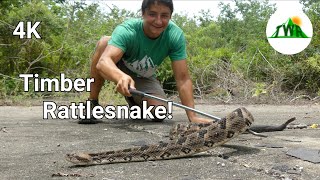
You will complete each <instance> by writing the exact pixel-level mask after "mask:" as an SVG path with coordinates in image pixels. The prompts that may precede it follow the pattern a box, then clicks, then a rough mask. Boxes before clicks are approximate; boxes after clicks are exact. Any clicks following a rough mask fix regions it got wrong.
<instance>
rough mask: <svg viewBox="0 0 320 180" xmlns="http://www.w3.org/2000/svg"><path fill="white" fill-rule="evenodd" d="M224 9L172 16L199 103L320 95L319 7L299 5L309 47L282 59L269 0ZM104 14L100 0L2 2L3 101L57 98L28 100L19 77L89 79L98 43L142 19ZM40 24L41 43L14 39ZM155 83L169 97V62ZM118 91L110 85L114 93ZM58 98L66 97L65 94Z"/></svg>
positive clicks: (119, 12) (113, 11)
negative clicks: (269, 30)
mask: <svg viewBox="0 0 320 180" xmlns="http://www.w3.org/2000/svg"><path fill="white" fill-rule="evenodd" d="M233 2H234V4H235V6H230V4H228V3H223V2H221V3H220V4H219V11H220V14H219V15H218V17H213V16H212V13H211V11H209V10H208V11H204V10H202V11H201V13H200V15H198V16H194V17H190V16H187V14H176V13H175V14H174V15H173V17H172V21H174V22H175V23H176V24H177V25H178V26H180V27H181V28H182V29H183V30H184V32H185V36H186V40H187V52H188V65H189V67H190V73H191V76H192V80H193V82H194V89H195V95H196V96H197V97H209V98H215V99H222V100H223V101H229V100H232V99H233V98H238V99H243V100H248V99H251V98H259V97H261V98H274V99H279V98H280V99H281V97H283V98H288V97H289V98H290V97H291V98H292V97H296V96H297V95H299V94H304V95H307V96H308V97H317V96H320V48H319V45H320V38H319V36H320V27H319V26H320V2H319V1H317V0H309V1H307V0H300V3H301V4H303V7H304V9H303V10H304V12H305V13H306V14H307V15H308V17H309V19H310V20H311V22H312V25H313V29H314V33H313V38H312V42H311V44H310V45H309V46H308V47H307V49H305V50H304V51H303V52H301V53H299V54H296V55H290V56H289V55H282V54H280V53H277V52H276V51H275V50H274V49H273V48H272V47H271V46H270V45H269V43H268V41H267V38H266V35H265V29H266V25H267V22H268V20H269V18H270V16H271V15H272V14H273V13H274V12H275V10H276V6H275V5H274V4H272V3H270V2H269V1H267V0H264V1H261V0H248V1H238V0H234V1H233ZM108 8H109V11H108V12H105V11H102V10H101V8H100V7H99V1H95V2H94V3H90V4H86V3H85V1H79V2H76V1H67V0H3V1H1V2H0V35H1V36H0V98H8V97H12V96H19V95H23V96H27V97H35V96H56V95H58V94H57V93H48V92H43V93H33V92H29V93H25V92H23V82H22V81H21V79H19V74H27V73H29V74H39V76H41V77H48V78H55V77H59V76H60V73H64V74H66V75H67V76H68V77H70V78H87V77H89V69H90V57H91V55H92V53H93V51H94V48H95V45H96V42H97V40H98V39H100V37H102V36H104V35H110V34H111V33H112V31H113V29H114V28H115V27H116V26H117V25H118V24H120V23H121V22H123V21H124V20H125V19H127V18H132V17H140V12H130V11H128V10H125V9H119V8H118V7H116V6H112V7H108ZM36 21H41V24H40V25H39V26H38V27H37V32H38V33H39V34H40V35H41V39H36V38H31V39H27V38H23V39H20V38H19V36H13V35H12V32H13V31H14V30H15V28H16V27H17V25H18V24H19V22H36ZM157 73H158V78H159V80H160V81H161V82H162V83H163V84H164V88H165V89H166V90H167V92H168V93H171V92H175V83H174V79H173V75H172V71H171V68H170V61H169V60H167V61H165V63H163V65H162V66H161V67H160V68H159V70H158V72H157ZM112 87H113V85H112V84H110V83H107V84H106V87H105V88H106V89H107V90H109V91H110V89H112ZM60 95H61V94H60Z"/></svg>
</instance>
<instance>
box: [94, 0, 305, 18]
mask: <svg viewBox="0 0 320 180" xmlns="http://www.w3.org/2000/svg"><path fill="white" fill-rule="evenodd" d="M93 1H94V0H93ZM141 2H142V0H131V1H129V0H117V1H114V0H104V1H99V3H100V4H101V5H102V6H104V5H105V7H107V6H106V5H108V6H109V7H112V5H113V4H114V5H116V6H118V7H119V8H120V9H127V10H130V11H133V12H136V11H138V10H139V9H140V7H141ZM219 2H224V3H232V1H231V0H225V1H218V0H206V1H196V0H173V5H174V13H179V14H180V13H184V14H188V16H189V17H193V15H197V14H198V12H199V11H200V10H201V9H203V10H208V9H209V10H210V11H211V13H212V15H213V16H214V17H217V16H218V14H219V11H218V10H219V9H218V4H219ZM270 3H275V4H276V6H277V8H278V9H288V8H290V9H292V8H294V9H300V10H301V9H302V5H301V4H299V0H277V1H275V0H270Z"/></svg>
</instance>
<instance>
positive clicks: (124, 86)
mask: <svg viewBox="0 0 320 180" xmlns="http://www.w3.org/2000/svg"><path fill="white" fill-rule="evenodd" d="M122 56H123V51H122V50H121V49H120V48H118V47H115V46H112V45H108V46H107V47H106V49H105V50H104V52H103V53H102V55H101V57H100V59H99V62H98V64H97V70H98V71H99V73H100V75H101V76H102V77H103V78H104V79H106V80H109V81H112V82H114V83H116V84H117V87H116V89H117V91H118V92H119V93H121V94H122V95H124V96H130V92H129V86H130V88H134V87H135V86H134V81H133V79H132V78H131V77H130V76H129V75H127V74H125V73H124V72H122V71H121V70H120V69H119V68H118V67H117V66H116V64H117V62H119V60H120V59H121V57H122Z"/></svg>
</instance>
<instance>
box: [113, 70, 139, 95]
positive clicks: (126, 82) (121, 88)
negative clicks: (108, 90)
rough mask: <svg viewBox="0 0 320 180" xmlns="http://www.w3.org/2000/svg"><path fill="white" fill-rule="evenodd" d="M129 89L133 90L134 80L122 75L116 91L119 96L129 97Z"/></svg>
mask: <svg viewBox="0 0 320 180" xmlns="http://www.w3.org/2000/svg"><path fill="white" fill-rule="evenodd" d="M129 88H130V89H135V86H134V80H133V79H132V78H131V77H130V76H129V75H126V74H124V75H122V76H121V77H120V79H119V80H118V82H117V87H116V90H117V91H118V92H119V93H120V94H122V95H124V96H129V97H130V96H131V94H130V91H129Z"/></svg>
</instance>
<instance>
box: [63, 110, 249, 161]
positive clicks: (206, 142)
mask: <svg viewBox="0 0 320 180" xmlns="http://www.w3.org/2000/svg"><path fill="white" fill-rule="evenodd" d="M253 121H254V119H253V117H252V115H251V113H250V112H249V111H248V110H247V109H245V108H244V107H241V108H238V109H236V110H234V111H232V112H231V113H229V114H228V115H227V116H226V117H225V118H222V119H221V120H220V121H219V122H213V123H210V124H206V125H201V124H197V125H188V126H181V125H177V126H176V127H175V128H173V130H171V132H172V134H171V136H170V139H171V140H170V141H168V142H159V143H157V144H151V145H144V146H140V147H132V148H128V149H122V150H117V151H105V152H98V153H73V154H67V155H66V160H67V161H70V162H71V163H74V164H76V165H83V166H87V165H98V164H110V163H120V162H133V161H153V160H163V159H173V158H181V157H187V156H191V155H193V154H196V153H200V152H203V151H207V150H209V149H212V148H214V147H216V146H219V145H222V144H224V143H226V142H227V141H229V140H230V139H233V138H235V137H236V136H237V135H239V134H241V133H243V132H245V131H246V130H247V129H248V128H250V126H251V124H252V123H253Z"/></svg>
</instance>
